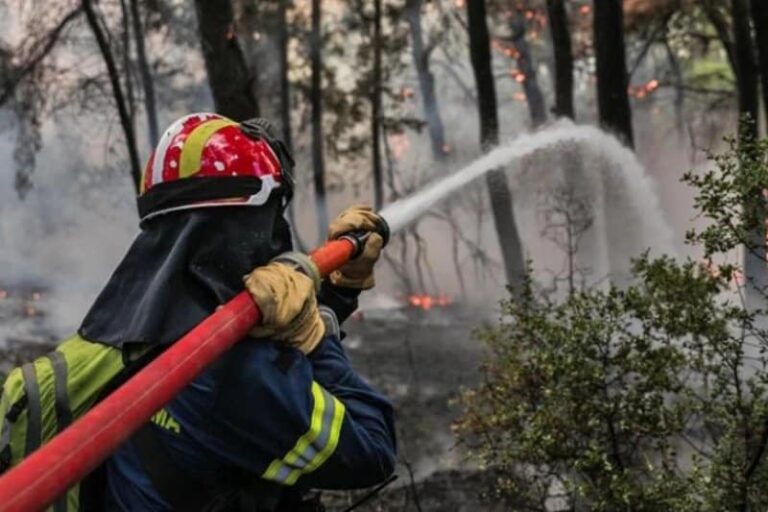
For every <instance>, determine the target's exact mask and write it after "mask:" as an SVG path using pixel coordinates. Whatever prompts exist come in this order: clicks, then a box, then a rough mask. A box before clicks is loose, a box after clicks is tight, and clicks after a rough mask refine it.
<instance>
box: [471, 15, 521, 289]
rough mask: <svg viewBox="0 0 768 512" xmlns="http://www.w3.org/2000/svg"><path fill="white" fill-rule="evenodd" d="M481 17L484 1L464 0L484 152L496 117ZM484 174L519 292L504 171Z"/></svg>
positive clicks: (494, 133)
mask: <svg viewBox="0 0 768 512" xmlns="http://www.w3.org/2000/svg"><path fill="white" fill-rule="evenodd" d="M485 16H486V14H485V0H467V23H468V30H469V54H470V57H471V60H472V69H473V71H474V75H475V84H476V87H477V111H478V114H479V117H480V143H481V145H482V147H483V150H484V151H487V150H488V149H490V148H491V147H493V146H495V145H497V144H498V143H499V119H498V112H497V106H496V85H495V83H494V79H493V70H492V66H491V44H490V36H489V35H488V24H487V21H486V19H485ZM486 176H487V177H486V183H487V185H488V192H489V195H490V199H491V210H492V212H493V220H494V224H495V227H496V234H497V236H498V238H499V245H500V246H501V254H502V257H503V259H504V270H505V272H506V277H507V281H508V283H509V285H510V287H511V288H512V289H513V290H514V291H515V292H519V291H520V289H521V286H522V284H523V281H524V279H525V262H524V261H523V249H522V245H521V243H520V236H519V234H518V232H517V224H516V223H515V213H514V210H513V208H512V193H511V192H510V190H509V183H508V181H507V177H506V175H505V174H504V171H502V170H495V171H491V172H490V173H488V174H487V175H486Z"/></svg>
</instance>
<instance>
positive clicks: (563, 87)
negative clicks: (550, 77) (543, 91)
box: [547, 0, 576, 119]
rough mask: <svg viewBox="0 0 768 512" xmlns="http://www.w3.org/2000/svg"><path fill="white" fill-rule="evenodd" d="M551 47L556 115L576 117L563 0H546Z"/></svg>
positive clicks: (569, 33)
mask: <svg viewBox="0 0 768 512" xmlns="http://www.w3.org/2000/svg"><path fill="white" fill-rule="evenodd" d="M547 15H548V17H549V26H550V32H551V35H552V47H553V48H554V52H555V109H554V113H555V115H556V116H557V117H569V118H571V119H575V118H576V111H575V109H574V107H573V49H572V45H571V32H570V30H569V28H568V13H567V12H566V10H565V0H547Z"/></svg>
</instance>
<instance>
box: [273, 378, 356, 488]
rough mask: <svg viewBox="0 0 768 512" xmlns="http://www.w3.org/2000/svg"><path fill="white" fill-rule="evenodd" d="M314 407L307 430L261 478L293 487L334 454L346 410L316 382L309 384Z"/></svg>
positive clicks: (274, 461)
mask: <svg viewBox="0 0 768 512" xmlns="http://www.w3.org/2000/svg"><path fill="white" fill-rule="evenodd" d="M312 396H313V399H314V406H313V410H312V420H311V423H310V427H309V430H308V431H307V432H306V433H305V434H304V435H303V436H301V438H299V440H298V441H297V442H296V444H295V445H294V447H293V448H292V449H291V450H290V451H289V452H288V453H287V454H286V455H285V456H284V457H283V458H282V459H275V460H273V461H272V462H271V463H270V465H269V467H268V468H267V470H266V471H265V472H264V473H263V474H262V478H265V479H267V480H273V481H276V482H279V483H282V484H285V485H293V484H295V483H296V481H297V480H298V479H299V477H300V476H301V475H303V474H306V473H310V472H312V471H314V470H315V469H317V468H318V467H319V466H320V465H321V464H322V463H323V462H325V461H326V460H327V459H328V457H330V456H331V454H332V453H333V452H334V451H335V450H336V447H337V446H338V444H339V437H340V435H341V426H342V424H343V422H344V413H345V408H344V404H342V403H341V402H340V401H339V400H337V399H336V398H335V397H334V396H333V395H331V394H330V393H328V392H327V391H325V390H324V389H323V388H322V387H321V386H320V385H319V384H317V383H316V382H313V383H312Z"/></svg>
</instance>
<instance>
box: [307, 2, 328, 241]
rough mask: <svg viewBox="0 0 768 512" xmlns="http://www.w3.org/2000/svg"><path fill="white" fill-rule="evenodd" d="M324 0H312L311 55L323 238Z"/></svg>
mask: <svg viewBox="0 0 768 512" xmlns="http://www.w3.org/2000/svg"><path fill="white" fill-rule="evenodd" d="M320 8H321V6H320V0H312V35H311V37H310V41H309V45H310V50H309V52H310V58H311V61H312V80H311V81H312V84H311V91H310V103H311V104H312V164H313V167H314V171H315V172H314V178H315V204H316V206H317V233H318V238H319V240H320V241H322V240H325V234H326V232H327V231H328V204H327V202H326V197H325V158H324V155H323V96H322V94H323V91H322V71H323V61H322V37H321V33H320V14H321V13H320Z"/></svg>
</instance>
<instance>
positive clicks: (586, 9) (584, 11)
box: [579, 5, 592, 16]
mask: <svg viewBox="0 0 768 512" xmlns="http://www.w3.org/2000/svg"><path fill="white" fill-rule="evenodd" d="M591 12H592V7H590V6H588V5H582V6H581V7H579V14H581V15H582V16H586V15H587V14H589V13H591Z"/></svg>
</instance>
